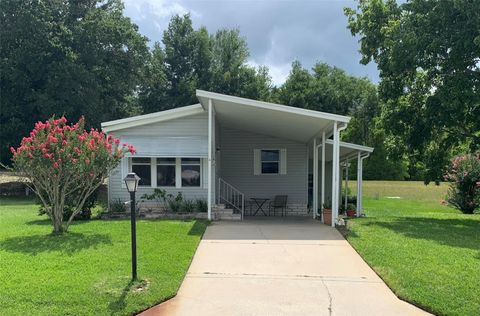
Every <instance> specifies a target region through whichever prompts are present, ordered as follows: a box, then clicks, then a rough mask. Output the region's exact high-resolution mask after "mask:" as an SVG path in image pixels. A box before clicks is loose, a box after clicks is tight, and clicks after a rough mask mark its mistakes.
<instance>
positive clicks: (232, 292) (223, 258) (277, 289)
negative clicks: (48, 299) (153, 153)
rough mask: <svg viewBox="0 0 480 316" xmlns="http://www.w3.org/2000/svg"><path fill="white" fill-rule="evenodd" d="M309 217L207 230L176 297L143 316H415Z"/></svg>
mask: <svg viewBox="0 0 480 316" xmlns="http://www.w3.org/2000/svg"><path fill="white" fill-rule="evenodd" d="M422 314H426V313H425V312H423V311H422V310H420V309H418V308H416V307H414V306H412V305H410V304H408V303H405V302H403V301H401V300H399V299H398V298H397V297H396V296H395V295H394V294H393V293H392V292H391V291H390V289H389V288H388V287H387V286H386V285H385V284H384V283H383V281H382V280H381V279H380V278H379V277H378V276H377V275H376V274H375V273H374V272H373V270H372V269H371V268H370V267H369V266H368V265H367V264H366V263H365V262H364V261H363V260H362V259H361V257H360V256H359V255H358V254H357V253H356V252H355V250H354V249H353V248H352V247H351V246H350V245H349V244H348V242H347V241H346V240H345V239H344V238H343V237H342V236H341V235H340V233H339V232H338V231H337V230H335V229H333V228H331V227H328V226H326V225H323V224H321V223H320V222H319V221H316V220H313V219H311V218H307V217H302V218H291V217H276V218H271V217H253V218H248V217H247V218H246V219H245V220H244V221H242V222H226V221H225V222H214V223H213V224H212V225H211V226H209V227H208V228H207V231H206V232H205V235H204V237H203V239H202V241H201V243H200V245H199V247H198V249H197V252H196V254H195V257H194V259H193V262H192V264H191V266H190V269H189V270H188V273H187V276H186V277H185V280H184V281H183V283H182V286H181V288H180V290H179V292H178V295H177V296H176V297H175V298H173V299H171V300H169V301H167V302H165V303H163V304H160V305H158V306H156V307H154V308H152V309H150V310H148V311H146V312H145V313H144V314H143V315H422Z"/></svg>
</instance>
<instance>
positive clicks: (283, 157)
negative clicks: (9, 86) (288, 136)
mask: <svg viewBox="0 0 480 316" xmlns="http://www.w3.org/2000/svg"><path fill="white" fill-rule="evenodd" d="M280 174H287V150H286V149H285V148H283V149H280Z"/></svg>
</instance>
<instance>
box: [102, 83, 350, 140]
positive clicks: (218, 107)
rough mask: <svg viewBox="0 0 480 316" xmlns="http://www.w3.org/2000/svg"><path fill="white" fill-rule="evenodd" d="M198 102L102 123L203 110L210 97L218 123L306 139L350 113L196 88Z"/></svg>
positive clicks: (113, 125)
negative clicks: (324, 110) (306, 107)
mask: <svg viewBox="0 0 480 316" xmlns="http://www.w3.org/2000/svg"><path fill="white" fill-rule="evenodd" d="M196 94H197V97H198V100H199V101H200V104H194V105H189V106H185V107H181V108H175V109H171V110H166V111H160V112H156V113H151V114H145V115H139V116H134V117H129V118H124V119H120V120H114V121H109V122H104V123H102V129H103V130H104V131H105V132H112V131H116V130H121V129H125V128H132V127H135V126H141V125H146V124H152V123H158V122H162V121H168V120H172V119H177V118H181V117H185V116H189V115H195V114H199V113H204V112H205V110H207V109H208V102H209V100H211V101H212V105H213V110H214V111H215V117H216V118H217V120H218V121H219V122H220V124H221V125H223V126H226V127H229V128H234V129H240V130H246V131H250V132H253V133H258V134H264V135H269V136H273V137H279V138H284V139H290V140H293V141H297V142H302V143H308V142H309V141H310V140H312V139H313V138H314V137H318V136H319V135H320V133H322V131H325V133H326V134H327V137H329V136H330V135H331V133H332V131H333V124H334V122H337V123H339V124H346V123H348V122H349V121H350V117H348V116H343V115H337V114H331V113H325V112H319V111H313V110H308V109H301V108H296V107H291V106H286V105H281V104H275V103H269V102H262V101H255V100H251V99H245V98H240V97H234V96H230V95H225V94H220V93H214V92H208V91H203V90H197V92H196Z"/></svg>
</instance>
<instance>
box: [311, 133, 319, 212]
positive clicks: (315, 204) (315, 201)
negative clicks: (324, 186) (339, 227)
mask: <svg viewBox="0 0 480 316" xmlns="http://www.w3.org/2000/svg"><path fill="white" fill-rule="evenodd" d="M312 197H313V201H312V202H313V212H312V213H313V219H315V218H316V217H317V211H318V148H317V139H316V138H314V139H313V196H312Z"/></svg>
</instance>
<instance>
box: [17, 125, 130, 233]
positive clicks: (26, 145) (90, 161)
mask: <svg viewBox="0 0 480 316" xmlns="http://www.w3.org/2000/svg"><path fill="white" fill-rule="evenodd" d="M84 126H85V121H84V119H83V118H81V119H80V120H79V121H78V122H77V123H75V124H71V125H67V120H66V119H65V118H64V117H62V118H60V119H55V118H51V119H49V120H48V121H45V122H38V123H36V124H35V128H34V129H33V130H32V132H31V133H30V136H28V137H24V138H23V139H22V142H21V144H20V147H18V148H13V147H12V148H10V150H11V151H12V154H13V158H12V161H13V170H14V171H15V172H16V173H17V174H19V175H20V176H23V177H25V178H27V179H28V180H29V184H30V186H31V189H32V190H33V191H34V192H35V193H36V194H37V196H38V198H39V199H40V201H41V202H42V204H43V207H44V210H45V212H46V213H47V214H48V216H49V217H50V219H51V220H52V224H53V231H54V233H62V232H64V231H66V230H67V229H68V226H69V225H70V223H71V221H72V220H73V218H74V217H75V216H76V215H77V214H78V213H80V212H81V211H82V210H83V209H84V205H85V203H86V200H87V199H88V197H89V196H90V195H91V194H92V193H93V192H94V191H95V190H96V189H97V188H98V187H99V186H100V185H102V183H103V182H104V180H105V178H106V177H107V176H108V174H109V173H110V171H111V170H113V169H114V168H115V167H116V166H117V165H118V164H119V163H120V160H121V158H122V157H123V155H124V154H125V153H127V152H130V153H132V154H133V153H135V149H134V148H133V146H131V145H127V144H123V145H120V141H119V140H118V139H116V138H114V137H112V136H111V135H110V136H108V137H106V135H105V134H104V133H103V132H100V131H98V130H96V129H91V130H90V131H89V132H87V131H85V130H84ZM67 209H70V211H71V215H70V216H68V220H64V217H65V215H66V214H65V212H66V210H67Z"/></svg>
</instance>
